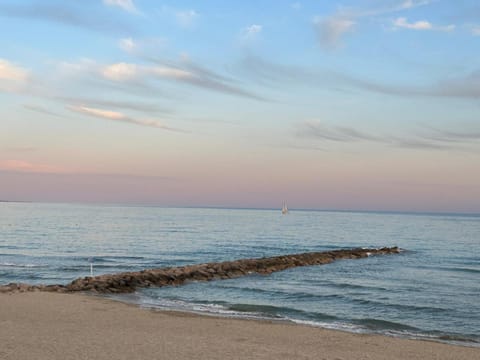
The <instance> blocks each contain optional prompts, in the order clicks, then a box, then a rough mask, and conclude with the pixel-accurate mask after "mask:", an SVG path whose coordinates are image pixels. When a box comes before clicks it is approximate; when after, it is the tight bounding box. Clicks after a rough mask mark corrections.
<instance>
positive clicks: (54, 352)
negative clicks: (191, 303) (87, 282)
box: [0, 292, 480, 360]
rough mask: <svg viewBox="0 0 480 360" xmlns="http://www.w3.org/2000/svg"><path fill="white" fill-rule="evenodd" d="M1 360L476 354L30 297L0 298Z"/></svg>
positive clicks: (68, 298) (93, 300) (477, 354)
mask: <svg viewBox="0 0 480 360" xmlns="http://www.w3.org/2000/svg"><path fill="white" fill-rule="evenodd" d="M0 359H1V360H12V359H15V360H17V359H29V360H31V359H35V360H54V359H62V360H69V359H99V360H101V359H109V360H112V359H129V360H136V359H148V360H153V359H168V360H175V359H189V360H190V359H222V360H223V359H317V360H320V359H332V360H334V359H335V360H340V359H370V360H375V359H379V360H380V359H382V360H383V359H409V360H414V359H422V360H428V359H456V360H461V359H465V360H466V359H468V360H474V359H480V349H479V348H467V347H460V346H452V345H445V344H440V343H435V342H427V341H418V340H405V339H395V338H389V337H384V336H373V335H355V334H348V333H343V332H339V331H330V330H324V329H318V328H313V327H308V326H301V325H295V324H289V323H280V322H267V321H251V320H235V319H222V318H215V317H208V316H197V315H191V314H183V313H175V312H160V311H152V310H144V309H140V308H137V307H135V306H132V305H127V304H123V303H118V302H113V301H110V300H107V299H103V298H97V297H91V296H85V295H71V294H54V293H40V292H34V293H16V294H0Z"/></svg>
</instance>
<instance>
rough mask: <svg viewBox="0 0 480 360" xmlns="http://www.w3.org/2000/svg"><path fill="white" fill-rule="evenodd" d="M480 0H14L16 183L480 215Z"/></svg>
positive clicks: (7, 42) (4, 59)
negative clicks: (479, 0)
mask: <svg viewBox="0 0 480 360" xmlns="http://www.w3.org/2000/svg"><path fill="white" fill-rule="evenodd" d="M479 100H480V3H479V2H478V1H477V0H456V1H452V0H382V1H380V0H356V1H353V0H345V1H333V0H332V1H326V0H324V1H284V0H258V1H219V0H205V1H193V0H192V1H180V0H178V1H162V0H82V1H80V0H41V1H40V0H38V1H32V0H0V199H4V200H21V201H48V202H98V203H125V204H148V205H159V206H219V207H258V208H276V207H278V208H280V207H281V204H282V202H283V201H287V203H288V205H289V208H292V209H295V208H297V209H299V208H304V209H339V210H340V209H342V210H386V211H420V212H421V211H428V212H466V213H480V102H479Z"/></svg>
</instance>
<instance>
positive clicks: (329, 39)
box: [314, 15, 356, 49]
mask: <svg viewBox="0 0 480 360" xmlns="http://www.w3.org/2000/svg"><path fill="white" fill-rule="evenodd" d="M355 23H356V21H354V20H353V19H352V18H351V17H348V16H342V15H337V16H332V17H329V18H320V17H316V18H315V19H314V24H315V27H316V30H317V33H318V39H319V41H320V44H321V45H322V46H323V47H324V48H328V49H333V48H336V47H338V46H339V44H340V39H341V38H342V37H343V36H344V35H345V34H346V33H348V32H351V31H353V28H354V26H355Z"/></svg>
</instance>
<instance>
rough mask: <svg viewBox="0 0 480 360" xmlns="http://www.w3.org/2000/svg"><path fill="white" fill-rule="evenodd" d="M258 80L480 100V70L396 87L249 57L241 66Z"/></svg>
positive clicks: (350, 76) (355, 77)
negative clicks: (428, 82)
mask: <svg viewBox="0 0 480 360" xmlns="http://www.w3.org/2000/svg"><path fill="white" fill-rule="evenodd" d="M240 68H241V70H243V71H245V72H246V73H247V75H250V76H251V77H252V78H253V79H254V80H255V81H257V82H259V83H263V84H266V85H278V84H282V83H289V84H294V83H297V84H301V85H302V86H304V85H309V86H316V87H318V86H319V85H320V86H321V85H323V86H325V87H334V88H335V89H339V88H340V89H352V88H353V89H362V90H367V91H371V92H375V93H380V94H387V95H395V96H430V97H449V98H464V99H474V100H477V99H479V98H480V69H479V70H476V71H473V72H470V73H467V74H466V75H463V76H456V77H451V78H448V79H442V80H437V81H432V82H431V83H430V84H429V85H422V86H419V85H410V86H405V85H395V84H387V83H380V82H376V81H372V80H369V79H364V78H360V77H357V76H355V75H351V74H348V73H341V72H338V71H331V70H317V69H316V70H312V69H308V68H302V67H298V66H292V65H285V64H279V63H274V62H269V61H266V60H264V59H262V58H259V57H255V56H247V57H245V58H244V59H243V60H242V61H241V63H240Z"/></svg>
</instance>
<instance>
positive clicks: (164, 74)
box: [99, 59, 266, 101]
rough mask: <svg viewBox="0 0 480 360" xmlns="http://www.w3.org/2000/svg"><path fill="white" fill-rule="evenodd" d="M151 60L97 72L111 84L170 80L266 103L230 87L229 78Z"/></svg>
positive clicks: (205, 70)
mask: <svg viewBox="0 0 480 360" xmlns="http://www.w3.org/2000/svg"><path fill="white" fill-rule="evenodd" d="M150 60H151V62H155V63H156V64H154V65H137V64H133V63H115V64H109V65H106V66H103V67H102V68H101V69H100V70H99V72H100V74H101V75H102V76H103V78H105V79H107V80H110V81H114V82H129V81H130V82H136V83H139V84H148V83H151V82H152V81H154V80H157V81H158V80H170V81H175V82H177V83H183V84H188V85H191V86H195V87H199V88H202V89H206V90H210V91H215V92H218V93H223V94H228V95H235V96H241V97H245V98H249V99H253V100H259V101H265V100H266V99H265V98H263V97H261V96H259V95H257V94H254V93H252V92H250V91H247V90H244V89H242V88H240V87H238V86H236V85H234V84H232V81H231V80H230V79H227V78H226V77H224V76H221V75H219V74H216V73H214V72H212V71H210V70H207V69H203V68H202V67H200V66H197V65H195V64H192V63H190V62H184V63H182V64H178V63H177V64H173V65H172V64H168V63H167V64H166V63H164V62H161V61H157V60H155V59H150Z"/></svg>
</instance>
